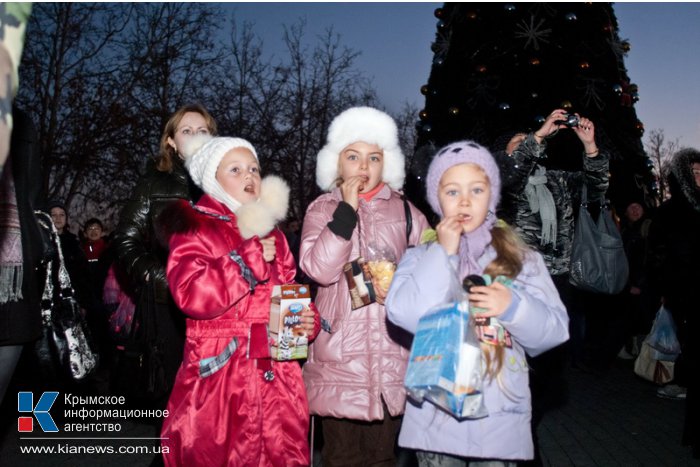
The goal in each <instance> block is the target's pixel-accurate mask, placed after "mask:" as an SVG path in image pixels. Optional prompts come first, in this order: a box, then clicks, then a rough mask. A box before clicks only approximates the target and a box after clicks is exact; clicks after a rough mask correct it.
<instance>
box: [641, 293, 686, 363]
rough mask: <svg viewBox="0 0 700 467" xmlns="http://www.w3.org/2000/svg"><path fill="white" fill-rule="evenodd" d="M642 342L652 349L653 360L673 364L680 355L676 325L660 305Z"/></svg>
mask: <svg viewBox="0 0 700 467" xmlns="http://www.w3.org/2000/svg"><path fill="white" fill-rule="evenodd" d="M644 342H646V343H647V344H649V347H651V348H652V350H653V351H654V352H653V355H652V356H653V358H654V360H663V361H667V362H673V361H675V360H676V358H678V355H679V354H680V353H681V344H680V342H678V337H677V336H676V324H675V323H674V322H673V316H671V312H669V311H668V309H667V308H666V307H665V306H663V305H661V308H659V311H657V312H656V318H654V324H653V325H652V327H651V331H650V332H649V335H648V336H647V337H646V339H644Z"/></svg>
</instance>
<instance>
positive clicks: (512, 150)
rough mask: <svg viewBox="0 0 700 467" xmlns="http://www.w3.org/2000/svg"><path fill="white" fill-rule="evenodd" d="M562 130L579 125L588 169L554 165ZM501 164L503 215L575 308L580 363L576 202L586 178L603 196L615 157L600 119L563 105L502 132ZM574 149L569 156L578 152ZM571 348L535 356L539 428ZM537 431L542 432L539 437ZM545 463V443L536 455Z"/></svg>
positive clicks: (497, 152) (591, 195) (574, 346)
mask: <svg viewBox="0 0 700 467" xmlns="http://www.w3.org/2000/svg"><path fill="white" fill-rule="evenodd" d="M560 131H572V132H574V134H575V135H576V136H577V137H578V139H579V140H580V141H581V144H582V146H583V148H582V151H581V152H580V153H578V154H580V156H579V157H581V158H582V170H581V171H576V172H568V171H564V170H548V169H547V168H546V167H545V165H544V161H545V160H546V158H547V155H546V152H545V151H546V148H547V140H548V139H550V138H553V137H555V136H556V135H557V133H559V132H560ZM492 150H493V154H494V157H495V159H496V161H497V163H498V165H499V169H500V171H501V183H502V194H501V204H500V207H499V212H498V216H499V217H500V218H502V219H504V220H505V221H506V222H508V223H509V224H510V225H512V226H513V228H514V229H515V230H516V231H517V232H518V234H519V235H520V236H521V238H522V239H523V240H524V241H525V243H527V244H528V245H529V246H530V247H532V248H534V249H535V250H537V251H539V252H540V253H542V255H543V256H544V260H545V263H546V265H547V269H548V270H549V273H550V274H551V276H552V280H553V281H554V284H555V285H556V287H557V290H558V291H559V295H560V296H561V299H562V301H563V302H564V304H565V305H566V307H567V311H568V313H569V334H570V341H569V344H568V345H569V353H570V357H571V359H572V364H573V365H575V366H578V365H581V364H582V362H581V358H582V356H583V343H584V341H583V339H584V332H585V318H584V314H583V309H582V308H581V307H580V300H578V299H576V298H574V297H573V296H572V294H573V293H574V291H573V287H572V286H571V285H570V284H569V264H570V257H571V246H572V242H573V236H574V220H575V217H574V206H578V205H579V204H580V199H581V189H582V187H583V184H584V183H586V184H587V187H588V199H590V200H592V201H593V200H598V199H600V197H601V196H602V195H604V194H605V192H606V191H607V189H608V178H609V175H608V170H609V157H608V155H607V154H606V153H605V152H603V151H601V150H600V148H599V147H598V145H597V144H596V140H595V125H594V124H593V122H592V121H591V120H589V119H587V118H584V117H581V116H580V115H578V114H569V113H567V112H566V110H563V109H556V110H554V111H553V112H551V113H550V114H549V116H547V118H545V121H544V123H543V124H542V126H541V127H540V128H539V129H538V130H536V131H534V132H531V133H515V134H513V133H512V132H511V133H510V134H505V135H502V136H500V137H499V138H498V139H497V140H496V141H495V142H494V144H493V145H492ZM578 154H570V155H567V157H577V156H578ZM566 359H567V352H566V351H565V350H564V348H563V347H561V346H560V347H557V348H555V349H552V350H550V351H549V352H545V353H544V354H542V355H540V356H538V357H536V358H531V359H528V362H529V364H530V366H531V368H532V370H533V371H532V372H531V374H530V388H531V391H532V408H533V413H532V426H533V435H536V428H537V425H538V424H539V422H540V420H541V419H542V416H543V415H544V412H545V411H546V410H547V409H549V408H551V407H554V406H556V405H558V404H560V403H562V402H563V398H564V397H566V389H565V388H566V383H565V380H564V379H563V376H564V374H563V373H564V366H565V361H566ZM535 439H536V438H535ZM529 465H541V461H540V460H539V450H537V451H536V456H535V461H533V462H532V463H530V464H529Z"/></svg>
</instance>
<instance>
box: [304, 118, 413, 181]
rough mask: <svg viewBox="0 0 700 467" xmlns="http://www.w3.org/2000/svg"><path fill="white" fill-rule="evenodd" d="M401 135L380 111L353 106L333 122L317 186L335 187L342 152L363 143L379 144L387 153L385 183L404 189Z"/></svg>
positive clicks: (320, 161) (320, 158)
mask: <svg viewBox="0 0 700 467" xmlns="http://www.w3.org/2000/svg"><path fill="white" fill-rule="evenodd" d="M398 134H399V132H398V129H397V127H396V123H395V122H394V119H393V118H391V117H390V116H389V115H387V114H386V113H384V112H382V111H380V110H377V109H374V108H372V107H352V108H350V109H347V110H346V111H344V112H342V113H341V114H340V115H338V116H337V117H335V119H333V121H332V122H331V125H330V127H329V128H328V137H327V142H326V145H325V146H324V147H323V148H322V149H321V151H319V153H318V157H317V161H316V184H317V185H318V187H319V188H320V189H321V190H323V191H331V190H332V189H333V188H335V186H336V185H335V184H336V180H337V179H338V158H339V157H340V151H342V150H343V149H345V148H346V147H347V146H349V145H351V144H353V143H357V142H364V143H367V144H376V145H377V146H379V147H380V148H381V149H382V150H383V151H384V170H383V172H382V181H383V182H384V183H386V184H388V185H389V186H390V187H391V188H393V189H395V190H400V189H402V188H403V182H404V178H405V176H406V169H405V158H404V155H403V152H402V151H401V146H400V145H399V136H398Z"/></svg>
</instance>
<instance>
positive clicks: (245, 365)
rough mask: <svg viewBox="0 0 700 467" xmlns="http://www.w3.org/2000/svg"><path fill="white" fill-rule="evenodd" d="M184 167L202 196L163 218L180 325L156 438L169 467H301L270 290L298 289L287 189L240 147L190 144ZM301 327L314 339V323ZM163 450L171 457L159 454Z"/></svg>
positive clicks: (295, 411)
mask: <svg viewBox="0 0 700 467" xmlns="http://www.w3.org/2000/svg"><path fill="white" fill-rule="evenodd" d="M184 154H185V155H186V159H185V166H186V168H187V170H188V171H189V173H190V175H191V176H192V179H193V180H194V182H195V183H196V184H197V185H199V186H200V187H201V188H202V189H203V190H204V192H205V195H204V196H203V197H202V198H201V199H200V201H199V202H198V203H197V204H196V205H191V204H189V203H187V202H185V201H182V202H179V203H178V204H177V205H175V206H173V207H172V208H171V209H170V210H169V212H168V213H167V214H164V215H163V216H161V219H162V222H164V223H165V224H166V226H167V229H168V230H169V234H170V235H171V236H170V242H169V243H170V256H169V259H168V266H167V279H168V283H169V284H170V289H171V292H172V295H173V298H174V300H175V303H176V304H177V305H178V307H179V308H180V309H181V310H182V311H183V312H184V313H185V314H186V315H187V340H186V343H185V350H184V358H183V363H182V366H181V367H180V370H179V371H178V373H177V377H176V379H175V386H174V388H173V391H172V394H171V395H170V400H169V401H168V407H167V409H168V411H169V415H168V417H166V418H165V421H164V423H163V429H162V432H161V436H162V439H163V440H162V445H163V447H164V449H163V451H164V453H163V458H164V460H165V464H166V465H173V466H181V465H211V466H215V465H216V466H218V465H260V466H268V465H275V466H283V465H284V466H301V465H308V464H309V457H310V456H309V448H308V441H307V435H308V427H309V412H308V404H307V400H306V392H305V390H304V384H303V381H302V376H301V369H300V366H299V363H298V362H295V361H288V362H277V361H275V362H273V361H272V360H271V359H270V354H269V342H268V338H267V324H268V321H269V316H270V303H271V291H272V287H273V286H274V285H276V284H286V283H291V282H293V281H294V275H295V273H296V267H295V264H294V258H293V256H292V254H291V252H290V250H289V246H288V245H287V241H286V239H285V236H284V234H283V233H282V232H281V231H280V230H279V229H277V228H276V227H275V224H276V223H277V222H279V221H280V220H282V219H284V218H285V216H286V213H287V206H288V201H289V187H288V186H287V185H286V184H285V183H284V181H282V179H280V178H278V177H273V176H268V177H266V178H265V179H261V177H260V165H259V163H258V159H257V154H256V152H255V149H254V148H253V146H252V145H251V144H250V143H249V142H248V141H246V140H244V139H240V138H224V137H217V138H211V137H206V138H203V139H197V138H193V140H192V142H191V144H190V147H189V148H185V151H184ZM302 319H303V324H304V327H305V329H306V330H307V332H308V333H309V334H310V335H311V338H313V337H314V336H315V335H316V334H317V333H318V330H319V329H320V320H319V319H318V313H317V312H315V311H314V309H313V307H312V310H308V312H305V313H304V315H303V318H302ZM165 447H167V448H168V449H167V452H165V451H166V449H165Z"/></svg>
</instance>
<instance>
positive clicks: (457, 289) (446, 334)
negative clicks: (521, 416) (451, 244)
mask: <svg viewBox="0 0 700 467" xmlns="http://www.w3.org/2000/svg"><path fill="white" fill-rule="evenodd" d="M454 282H456V284H453V285H452V286H451V291H452V295H453V297H455V298H456V299H455V300H454V301H452V302H450V303H447V304H443V305H440V306H437V307H435V308H432V309H431V310H429V311H428V312H427V313H426V314H425V316H423V317H422V318H421V319H420V320H419V322H418V328H417V330H416V334H415V337H414V338H413V346H412V347H411V355H410V357H409V361H408V368H407V369H406V377H405V386H406V389H407V392H408V395H409V397H411V398H412V399H413V400H415V401H416V402H419V403H422V402H423V401H428V402H430V403H432V404H435V405H436V406H437V407H439V408H440V409H442V410H444V411H446V412H447V413H449V414H450V415H452V416H453V417H455V418H457V419H466V418H472V419H473V418H483V417H486V416H487V415H488V411H487V409H486V406H485V404H484V395H483V366H482V353H481V346H480V343H479V338H478V336H477V333H476V330H475V323H474V319H473V317H472V316H471V315H470V314H469V304H468V302H467V300H466V294H465V293H464V291H463V290H462V288H461V284H459V282H458V281H457V280H456V278H455V281H454Z"/></svg>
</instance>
